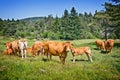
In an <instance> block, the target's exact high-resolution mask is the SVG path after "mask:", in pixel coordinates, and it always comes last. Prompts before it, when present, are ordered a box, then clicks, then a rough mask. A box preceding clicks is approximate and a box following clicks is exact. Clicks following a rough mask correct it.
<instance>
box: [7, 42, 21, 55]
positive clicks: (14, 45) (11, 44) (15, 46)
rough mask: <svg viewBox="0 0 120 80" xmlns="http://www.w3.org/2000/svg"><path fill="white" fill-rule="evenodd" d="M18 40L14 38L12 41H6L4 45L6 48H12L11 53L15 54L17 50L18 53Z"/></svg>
mask: <svg viewBox="0 0 120 80" xmlns="http://www.w3.org/2000/svg"><path fill="white" fill-rule="evenodd" d="M18 42H19V41H18V40H15V41H12V42H7V43H6V44H5V45H6V49H11V50H12V54H14V55H16V54H17V53H18V52H19V53H20V49H19V43H18Z"/></svg>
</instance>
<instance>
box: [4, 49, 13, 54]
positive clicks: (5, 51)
mask: <svg viewBox="0 0 120 80" xmlns="http://www.w3.org/2000/svg"><path fill="white" fill-rule="evenodd" d="M12 53H13V51H12V49H10V48H9V49H6V50H4V54H6V55H11V54H12Z"/></svg>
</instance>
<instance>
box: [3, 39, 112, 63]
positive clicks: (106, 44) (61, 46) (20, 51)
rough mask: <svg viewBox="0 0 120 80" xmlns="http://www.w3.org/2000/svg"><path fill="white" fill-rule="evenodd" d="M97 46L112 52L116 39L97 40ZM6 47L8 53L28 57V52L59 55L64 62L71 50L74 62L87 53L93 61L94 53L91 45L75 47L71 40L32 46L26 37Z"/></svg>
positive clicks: (50, 56) (37, 43)
mask: <svg viewBox="0 0 120 80" xmlns="http://www.w3.org/2000/svg"><path fill="white" fill-rule="evenodd" d="M95 43H96V46H97V48H99V49H100V50H101V51H106V52H107V53H108V52H111V50H112V48H113V46H114V40H112V39H108V40H106V41H103V40H96V41H95ZM5 46H6V49H5V50H4V54H7V55H17V56H19V55H21V57H22V58H26V53H32V55H33V56H37V55H39V54H41V55H45V56H47V59H51V58H52V56H59V58H60V61H61V62H62V63H63V64H64V63H65V59H66V57H67V53H68V52H69V51H70V52H71V53H72V55H73V62H75V56H77V55H82V54H86V55H87V57H88V60H89V61H91V62H92V55H91V49H90V47H88V46H86V47H75V45H74V44H72V43H71V42H70V41H66V42H55V41H36V42H34V44H33V45H32V47H31V48H30V47H28V46H27V40H26V39H20V40H14V41H11V42H6V43H5Z"/></svg>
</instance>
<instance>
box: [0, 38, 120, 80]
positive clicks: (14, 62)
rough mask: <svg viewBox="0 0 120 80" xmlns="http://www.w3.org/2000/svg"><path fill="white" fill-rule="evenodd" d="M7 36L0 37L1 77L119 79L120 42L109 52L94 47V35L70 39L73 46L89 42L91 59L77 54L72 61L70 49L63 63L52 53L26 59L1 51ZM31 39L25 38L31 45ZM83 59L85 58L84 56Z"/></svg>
mask: <svg viewBox="0 0 120 80" xmlns="http://www.w3.org/2000/svg"><path fill="white" fill-rule="evenodd" d="M6 41H9V39H5V40H0V80H119V79H120V46H119V44H120V43H119V42H120V41H118V40H117V41H116V44H115V46H114V48H113V51H112V52H111V53H110V54H101V53H100V51H99V50H95V48H96V46H95V44H94V42H95V39H84V40H73V41H71V42H72V43H73V44H74V45H75V46H90V47H91V49H92V58H93V62H92V63H91V62H89V61H86V60H87V56H86V55H82V56H77V57H76V59H77V61H76V62H75V63H73V62H72V54H71V53H70V52H69V53H68V56H67V58H66V64H65V65H62V64H61V62H60V60H59V58H58V57H56V56H53V57H52V60H51V61H44V60H43V59H44V58H46V56H37V57H32V56H31V55H30V54H29V55H28V57H27V58H26V59H21V58H20V57H17V56H12V55H4V54H3V50H4V49H5V46H4V44H3V43H5V42H6ZM33 42H34V40H28V44H29V46H32V44H33ZM83 59H84V60H83Z"/></svg>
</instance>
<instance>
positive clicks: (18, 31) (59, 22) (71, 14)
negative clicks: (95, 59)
mask: <svg viewBox="0 0 120 80" xmlns="http://www.w3.org/2000/svg"><path fill="white" fill-rule="evenodd" d="M113 2H114V0H113ZM104 6H105V11H99V12H98V11H95V14H94V15H92V13H87V12H85V13H84V14H82V13H78V12H77V11H76V9H75V7H72V8H71V10H70V11H68V10H67V9H65V10H64V13H63V15H62V17H58V16H56V17H53V16H52V15H48V16H47V17H41V18H37V19H36V18H34V19H33V18H31V19H28V20H14V19H12V20H9V19H8V20H2V19H0V36H6V37H13V38H21V37H27V38H36V39H45V38H48V39H53V40H57V39H63V40H74V39H94V38H120V29H119V28H120V27H119V26H120V13H119V11H120V4H119V1H118V2H115V3H114V4H112V3H105V4H104ZM111 12H112V13H111Z"/></svg>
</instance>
